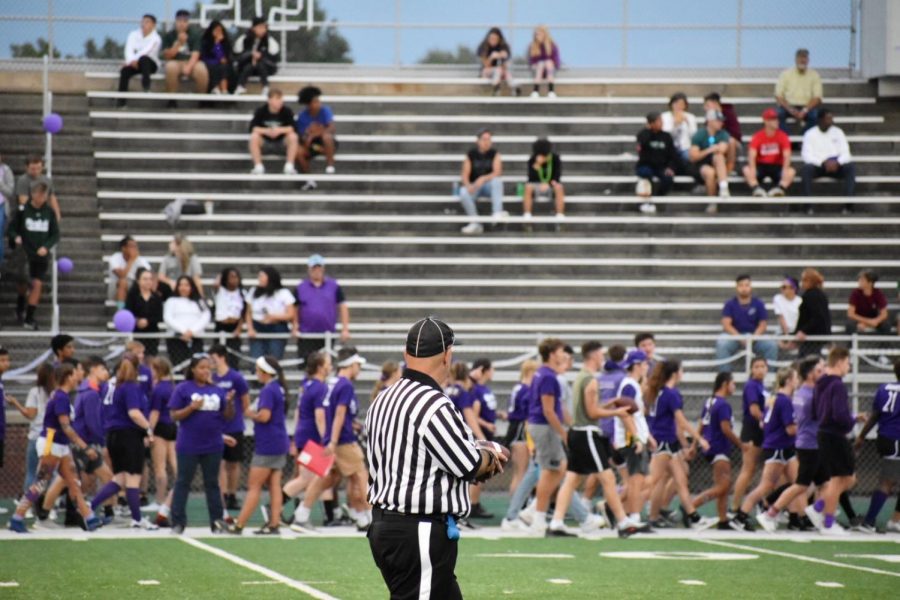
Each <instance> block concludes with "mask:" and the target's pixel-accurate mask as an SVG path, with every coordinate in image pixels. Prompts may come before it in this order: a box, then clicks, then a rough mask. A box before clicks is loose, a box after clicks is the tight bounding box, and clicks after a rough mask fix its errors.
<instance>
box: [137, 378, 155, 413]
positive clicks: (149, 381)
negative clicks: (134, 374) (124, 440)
mask: <svg viewBox="0 0 900 600" xmlns="http://www.w3.org/2000/svg"><path fill="white" fill-rule="evenodd" d="M138 385H140V386H141V393H143V394H144V406H143V408H142V409H141V412H142V413H144V416H145V417H149V416H150V394H151V393H152V392H153V371H151V370H150V367H148V366H147V365H138Z"/></svg>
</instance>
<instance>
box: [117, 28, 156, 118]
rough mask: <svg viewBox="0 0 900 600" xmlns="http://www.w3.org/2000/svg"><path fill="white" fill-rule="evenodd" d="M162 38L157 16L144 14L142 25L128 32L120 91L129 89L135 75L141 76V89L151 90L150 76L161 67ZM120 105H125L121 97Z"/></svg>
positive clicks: (120, 77) (120, 78) (120, 75)
mask: <svg viewBox="0 0 900 600" xmlns="http://www.w3.org/2000/svg"><path fill="white" fill-rule="evenodd" d="M160 46H162V39H161V38H160V37H159V34H158V33H156V17H154V16H153V15H149V14H148V15H144V16H143V17H142V18H141V26H140V28H139V29H135V30H134V31H132V32H131V33H129V34H128V40H127V41H126V42H125V64H124V65H122V68H121V70H120V71H119V91H120V92H127V91H128V81H129V80H130V79H131V78H132V77H134V76H135V75H140V76H141V89H142V90H144V91H145V92H149V91H150V76H151V75H153V74H154V73H156V70H157V69H159V57H157V54H159V49H160ZM118 104H119V106H125V104H126V102H125V99H124V98H120V99H119V102H118Z"/></svg>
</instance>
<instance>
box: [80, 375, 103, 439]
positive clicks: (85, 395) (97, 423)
mask: <svg viewBox="0 0 900 600" xmlns="http://www.w3.org/2000/svg"><path fill="white" fill-rule="evenodd" d="M102 402H103V401H102V400H101V399H100V388H99V387H98V389H96V390H95V389H94V388H92V387H91V384H90V383H89V382H87V381H84V382H82V384H81V385H80V386H79V387H78V395H77V396H76V397H75V417H74V418H73V419H72V429H74V430H75V431H77V432H78V435H79V436H81V439H83V440H84V441H85V442H86V443H88V444H100V445H103V442H104V436H103V434H104V430H103V416H102V415H103V405H102Z"/></svg>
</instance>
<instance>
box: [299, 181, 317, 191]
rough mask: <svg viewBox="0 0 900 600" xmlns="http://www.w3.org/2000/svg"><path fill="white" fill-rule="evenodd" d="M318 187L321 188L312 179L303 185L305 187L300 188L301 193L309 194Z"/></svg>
mask: <svg viewBox="0 0 900 600" xmlns="http://www.w3.org/2000/svg"><path fill="white" fill-rule="evenodd" d="M317 187H319V186H318V185H316V182H315V181H313V180H312V179H310V180H309V181H307V182H306V183H304V184H303V186H302V187H301V188H300V191H302V192H308V191H310V190H314V189H316V188H317Z"/></svg>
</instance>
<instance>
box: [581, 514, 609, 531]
mask: <svg viewBox="0 0 900 600" xmlns="http://www.w3.org/2000/svg"><path fill="white" fill-rule="evenodd" d="M607 525H608V523H607V522H606V518H605V517H604V516H603V515H594V514H590V515H588V516H587V519H585V520H584V521H582V522H581V525H580V526H579V527H580V529H581V533H591V532H592V531H597V530H598V529H603V528H604V527H606V526H607Z"/></svg>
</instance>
